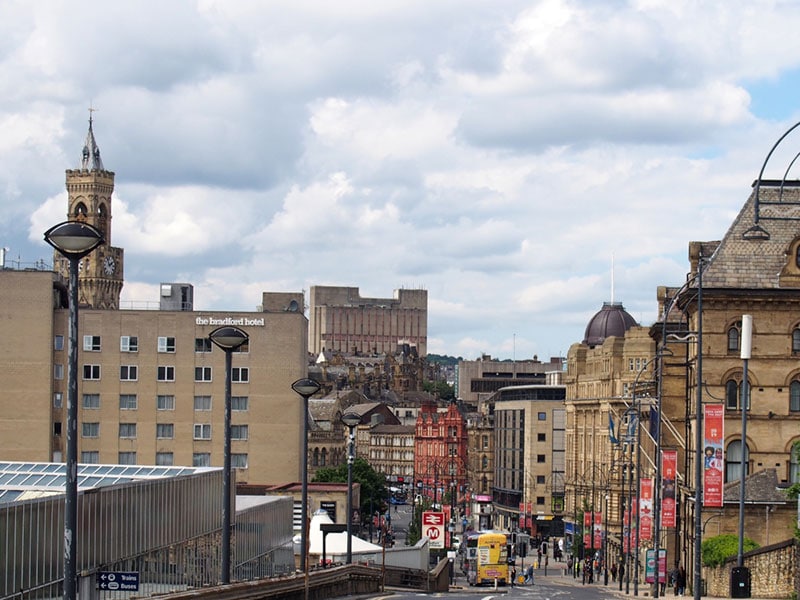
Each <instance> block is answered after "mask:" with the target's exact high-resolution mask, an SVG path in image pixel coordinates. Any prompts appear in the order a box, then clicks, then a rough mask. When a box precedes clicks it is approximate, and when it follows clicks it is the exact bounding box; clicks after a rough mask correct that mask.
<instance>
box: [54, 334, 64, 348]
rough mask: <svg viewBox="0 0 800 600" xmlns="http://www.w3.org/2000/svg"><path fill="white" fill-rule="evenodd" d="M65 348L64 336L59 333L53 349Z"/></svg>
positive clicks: (55, 338)
mask: <svg viewBox="0 0 800 600" xmlns="http://www.w3.org/2000/svg"><path fill="white" fill-rule="evenodd" d="M63 349H64V336H63V335H57V336H56V337H54V338H53V350H63Z"/></svg>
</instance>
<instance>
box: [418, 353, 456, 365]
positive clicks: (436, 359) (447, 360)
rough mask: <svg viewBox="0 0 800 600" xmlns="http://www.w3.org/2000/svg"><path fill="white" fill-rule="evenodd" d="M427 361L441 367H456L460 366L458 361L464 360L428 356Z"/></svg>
mask: <svg viewBox="0 0 800 600" xmlns="http://www.w3.org/2000/svg"><path fill="white" fill-rule="evenodd" d="M426 359H427V361H428V362H429V363H439V364H440V365H448V366H450V367H454V366H456V365H457V364H458V361H460V360H464V359H463V358H461V357H460V356H459V357H455V356H442V355H440V354H428V356H426Z"/></svg>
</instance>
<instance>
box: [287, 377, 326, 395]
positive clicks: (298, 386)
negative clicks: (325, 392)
mask: <svg viewBox="0 0 800 600" xmlns="http://www.w3.org/2000/svg"><path fill="white" fill-rule="evenodd" d="M292 389H293V390H294V391H295V392H297V393H298V394H300V395H301V396H302V397H303V398H310V397H311V396H313V395H314V394H316V393H317V392H318V391H319V389H320V385H319V384H318V383H317V382H316V381H314V380H313V379H309V378H308V377H305V378H303V379H298V380H297V381H295V382H294V383H293V384H292Z"/></svg>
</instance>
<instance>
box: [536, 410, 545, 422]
mask: <svg viewBox="0 0 800 600" xmlns="http://www.w3.org/2000/svg"><path fill="white" fill-rule="evenodd" d="M537 418H538V419H539V420H540V421H547V413H543V412H540V413H539V414H538V415H537Z"/></svg>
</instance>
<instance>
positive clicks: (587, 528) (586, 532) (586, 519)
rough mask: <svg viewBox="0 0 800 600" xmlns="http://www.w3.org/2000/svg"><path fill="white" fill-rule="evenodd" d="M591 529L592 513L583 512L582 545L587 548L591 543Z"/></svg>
mask: <svg viewBox="0 0 800 600" xmlns="http://www.w3.org/2000/svg"><path fill="white" fill-rule="evenodd" d="M591 531H592V513H590V512H584V513H583V545H584V547H586V548H588V547H589V546H591V544H592V538H591Z"/></svg>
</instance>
